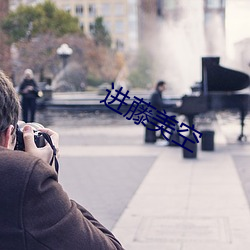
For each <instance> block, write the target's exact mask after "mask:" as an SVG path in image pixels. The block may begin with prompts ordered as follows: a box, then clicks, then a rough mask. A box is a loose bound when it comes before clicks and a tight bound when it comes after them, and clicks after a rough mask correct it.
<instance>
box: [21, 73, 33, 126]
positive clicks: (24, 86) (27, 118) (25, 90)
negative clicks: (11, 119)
mask: <svg viewBox="0 0 250 250" xmlns="http://www.w3.org/2000/svg"><path fill="white" fill-rule="evenodd" d="M19 94H20V95H22V115H23V121H24V122H26V123H27V122H34V121H35V113H36V99H37V97H38V87H37V84H36V82H35V80H34V76H33V72H32V70H31V69H26V70H25V71H24V79H23V82H22V83H21V85H20V88H19Z"/></svg>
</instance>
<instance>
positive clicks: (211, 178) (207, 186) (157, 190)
mask: <svg viewBox="0 0 250 250" xmlns="http://www.w3.org/2000/svg"><path fill="white" fill-rule="evenodd" d="M85 115H86V114H85ZM40 117H42V116H40ZM82 118H86V117H85V116H84V117H82ZM92 118H93V117H92V116H90V117H88V119H81V118H79V117H78V119H77V118H76V117H75V118H72V117H64V116H61V118H58V119H57V118H56V117H55V119H54V120H53V121H48V122H50V123H51V127H52V128H54V129H55V130H57V131H58V132H59V133H60V134H61V145H62V146H61V159H60V162H61V170H60V176H59V179H60V182H61V183H62V185H63V187H64V189H65V190H66V191H67V192H68V193H69V194H70V197H72V198H74V199H75V200H77V201H79V202H80V203H81V204H83V205H84V206H86V207H87V208H89V209H90V210H91V211H92V212H93V214H94V215H95V216H96V217H97V218H98V219H99V220H100V221H101V222H103V224H105V225H107V226H108V227H109V228H110V229H112V231H113V232H114V234H115V235H116V236H117V238H118V239H120V241H121V242H122V243H123V245H124V247H125V248H126V249H128V250H140V249H143V250H145V249H146V250H147V249H150V250H152V249H157V250H163V249H164V250H175V249H178V250H200V249H202V250H246V249H249V248H250V213H249V205H248V202H247V197H250V171H249V169H248V162H249V161H248V160H249V158H250V153H249V152H250V144H249V143H244V144H242V143H237V142H236V141H235V138H237V136H238V134H239V126H238V125H237V124H238V123H236V122H235V119H234V120H230V119H231V118H229V120H227V119H228V118H227V117H226V118H225V117H223V120H222V119H219V123H218V124H215V125H214V129H215V131H216V134H215V141H216V146H215V151H214V152H204V151H201V150H200V148H199V151H198V157H197V159H183V157H182V149H181V148H179V147H160V146H157V145H145V144H144V142H143V137H144V130H143V127H140V126H136V125H134V124H130V123H128V122H127V121H126V122H121V121H120V120H119V119H116V118H114V117H113V118H108V119H105V118H104V117H102V118H103V120H102V122H100V121H99V122H100V123H99V125H98V124H95V123H94V124H95V125H92V126H91V125H90V124H89V123H88V120H91V119H92ZM58 121H60V122H59V123H58ZM92 121H93V122H94V121H95V119H94V118H93V120H92ZM40 122H41V121H40ZM248 123H249V120H248V121H247V125H249V124H248ZM210 128H211V126H210ZM246 134H248V135H249V136H250V129H249V126H247V130H246ZM199 146H200V145H199ZM238 173H239V174H238ZM242 184H243V185H242ZM244 190H245V192H246V193H245V192H244Z"/></svg>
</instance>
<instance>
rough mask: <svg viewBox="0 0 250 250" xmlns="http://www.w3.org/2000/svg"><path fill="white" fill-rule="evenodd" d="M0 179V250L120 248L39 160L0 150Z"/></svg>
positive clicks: (93, 249)
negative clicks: (72, 199)
mask: <svg viewBox="0 0 250 250" xmlns="http://www.w3.org/2000/svg"><path fill="white" fill-rule="evenodd" d="M0 178H1V179H0V192H1V193H0V250H45V249H46V250H48V249H52V250H83V249H86V250H91V249H92V250H105V249H107V250H108V249H110V250H111V249H112V250H113V249H123V248H122V247H121V245H120V243H119V242H118V241H117V240H116V239H115V237H114V236H113V235H112V233H111V232H109V231H108V230H107V229H106V228H105V227H103V226H102V225H101V224H100V223H99V222H98V221H97V220H96V219H94V217H93V216H92V215H91V214H90V213H89V212H88V211H87V210H86V209H84V208H83V207H81V206H80V205H78V204H77V203H76V202H74V201H71V200H70V199H69V198H68V196H67V194H66V193H65V192H64V191H63V189H62V187H61V185H60V184H59V183H58V182H57V174H56V173H55V171H54V169H53V168H52V167H51V166H49V165H48V164H46V163H45V162H43V161H42V160H40V159H38V158H36V157H33V156H30V155H28V154H27V153H25V152H21V151H13V150H8V149H5V148H3V147H0Z"/></svg>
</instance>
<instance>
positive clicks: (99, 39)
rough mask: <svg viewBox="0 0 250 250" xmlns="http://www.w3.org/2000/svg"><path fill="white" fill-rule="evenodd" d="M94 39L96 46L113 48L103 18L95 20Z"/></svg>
mask: <svg viewBox="0 0 250 250" xmlns="http://www.w3.org/2000/svg"><path fill="white" fill-rule="evenodd" d="M92 35H93V38H94V40H95V43H96V45H104V46H106V47H110V46H111V37H110V34H109V32H108V30H107V29H106V28H105V26H104V24H103V18H102V17H97V18H96V19H95V24H94V28H93V31H92Z"/></svg>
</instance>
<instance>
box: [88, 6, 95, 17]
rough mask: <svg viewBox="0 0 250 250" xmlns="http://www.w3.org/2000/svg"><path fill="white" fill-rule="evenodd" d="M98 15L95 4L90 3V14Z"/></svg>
mask: <svg viewBox="0 0 250 250" xmlns="http://www.w3.org/2000/svg"><path fill="white" fill-rule="evenodd" d="M95 15H96V6H95V5H94V4H89V16H95Z"/></svg>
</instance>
